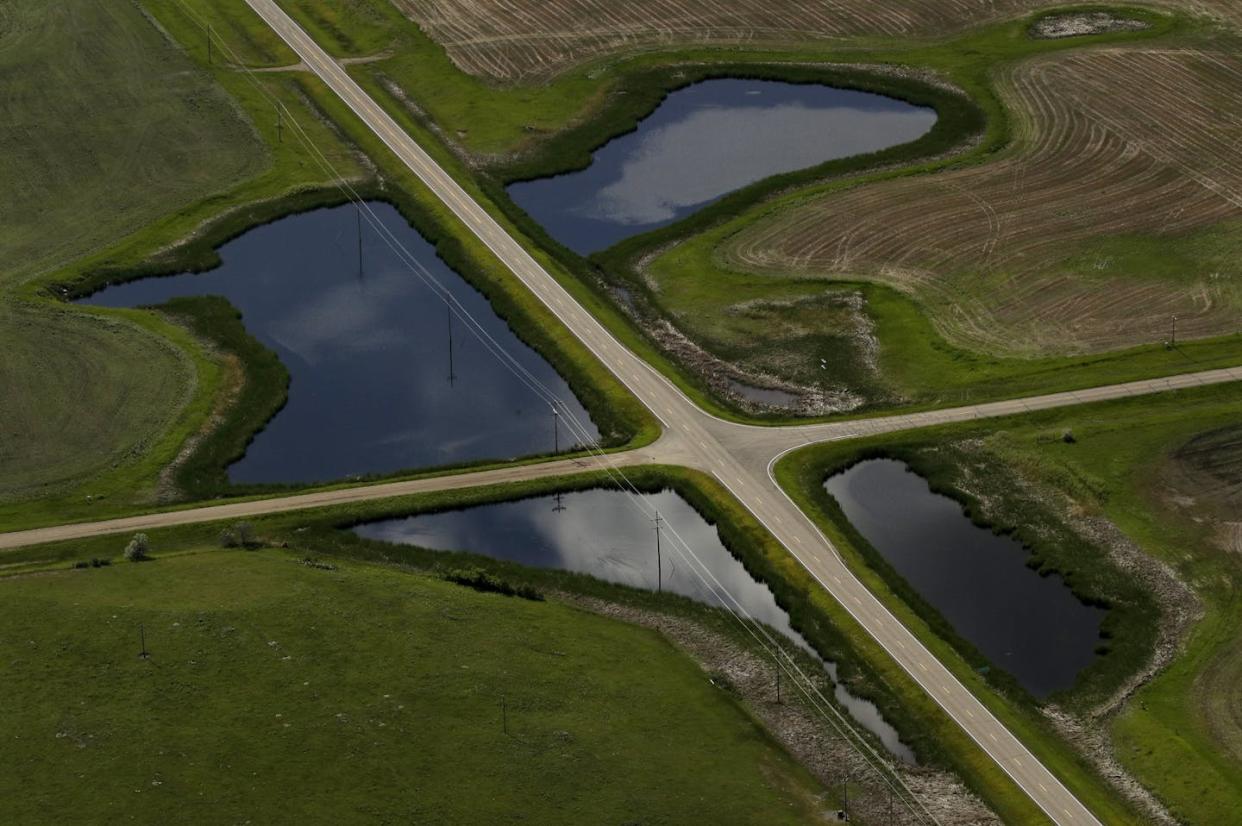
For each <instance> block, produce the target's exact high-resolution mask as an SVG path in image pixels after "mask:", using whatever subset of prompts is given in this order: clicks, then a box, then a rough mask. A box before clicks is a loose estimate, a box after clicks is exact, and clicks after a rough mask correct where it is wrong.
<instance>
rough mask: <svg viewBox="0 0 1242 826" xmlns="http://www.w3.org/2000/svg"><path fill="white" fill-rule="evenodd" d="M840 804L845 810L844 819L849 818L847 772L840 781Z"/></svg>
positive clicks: (848, 778)
mask: <svg viewBox="0 0 1242 826" xmlns="http://www.w3.org/2000/svg"><path fill="white" fill-rule="evenodd" d="M841 804H842V806H843V811H844V812H845V819H846V820H849V819H850V776H849V775H848V774H847V775H846V776H845V779H844V780H843V781H841Z"/></svg>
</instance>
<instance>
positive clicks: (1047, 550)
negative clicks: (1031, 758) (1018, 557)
mask: <svg viewBox="0 0 1242 826" xmlns="http://www.w3.org/2000/svg"><path fill="white" fill-rule="evenodd" d="M1239 415H1242V397H1240V396H1239V394H1238V390H1237V388H1235V387H1222V388H1212V389H1205V390H1202V391H1195V392H1192V393H1182V394H1178V395H1176V396H1169V397H1157V398H1154V399H1146V400H1138V401H1127V402H1122V403H1110V404H1107V405H1095V406H1088V407H1084V408H1081V409H1075V410H1068V411H1056V412H1046V413H1039V414H1033V415H1032V416H1030V417H1027V419H1026V420H1024V421H1019V420H1005V421H1004V422H1001V423H999V426H998V427H994V426H989V427H987V428H979V427H978V426H975V425H967V426H961V425H959V426H954V427H951V428H940V429H937V430H934V431H927V432H925V433H921V434H919V433H913V434H904V435H900V434H899V435H894V436H887V437H879V438H875V439H868V440H863V441H860V442H857V443H853V444H850V445H829V446H821V447H817V448H811V449H808V450H806V451H801V452H799V453H797V454H794V455H792V456H791V457H790V458H789V459H787V460H786V461H785V462H784V463H783V464H782V465H781V466H780V467H779V468H778V474H779V475H780V477H781V479H782V481H783V482H784V483H785V484H786V485H787V486H788V487H789V488H790V490H791V491H793V492H796V496H797V498H798V499H799V500H800V501H801V502H804V503H806V504H808V505H810V506H811V507H812V508H814V510H815V512H816V513H817V514H818V516H817V518H818V519H819V521H820V523H821V524H822V525H823V527H824V528H825V530H827V531H828V533H829V535H830V536H832V538H833V540H834V542H836V543H837V545H838V547H839V548H841V549H842V550H843V551H845V552H846V554H847V557H848V558H849V559H850V561H851V564H852V565H853V566H854V567H855V569H856V570H858V571H859V572H860V575H861V576H863V577H864V578H865V579H866V580H867V581H868V582H869V584H870V585H871V586H872V588H873V590H875V592H876V593H877V594H878V595H880V596H881V597H882V598H884V599H886V600H887V601H888V602H889V604H890V605H891V606H892V607H893V608H894V610H895V611H896V612H897V613H898V615H899V616H903V617H905V618H906V620H907V623H908V624H909V625H910V627H912V628H915V629H919V633H920V634H921V635H922V636H923V638H924V640H925V641H926V642H927V643H928V644H929V646H930V647H932V649H933V650H935V651H937V652H938V653H939V655H940V656H941V657H942V659H943V660H944V661H945V662H946V663H949V664H951V666H952V667H954V668H955V670H956V671H957V673H958V675H959V678H960V679H963V681H965V682H967V684H969V685H972V687H974V688H975V690H976V692H977V693H979V694H980V696H981V697H983V698H984V699H985V701H986V702H988V703H989V705H991V707H992V708H993V710H994V711H995V712H996V713H997V714H998V715H1000V716H1001V718H1002V719H1005V720H1007V722H1008V723H1009V724H1010V725H1011V726H1012V727H1014V728H1015V729H1016V730H1017V731H1020V732H1024V734H1025V736H1024V740H1025V742H1026V743H1027V745H1028V746H1030V747H1031V748H1032V749H1033V750H1035V752H1036V753H1037V754H1039V755H1041V757H1043V758H1044V759H1045V760H1047V761H1048V762H1049V763H1050V764H1051V765H1060V766H1068V765H1071V764H1072V762H1073V758H1070V757H1069V756H1068V754H1067V752H1066V751H1064V746H1061V745H1058V744H1057V740H1056V737H1055V735H1053V734H1052V733H1050V732H1049V731H1047V729H1046V727H1045V725H1046V724H1044V723H1043V722H1041V720H1040V718H1039V716H1038V714H1035V713H1032V712H1030V711H1028V710H1027V709H1028V708H1029V707H1030V704H1031V701H1030V700H1029V699H1026V698H1024V697H1023V696H1022V695H1021V693H1020V692H1015V690H1014V689H1013V687H1012V686H1010V685H1009V683H1008V681H1007V680H1005V679H1004V678H1003V677H997V678H988V677H983V676H981V675H980V674H979V672H978V671H977V670H976V667H977V666H979V665H980V664H981V662H983V661H982V660H980V658H979V655H978V654H977V652H974V651H973V650H970V649H968V648H966V649H963V648H955V647H954V644H953V643H952V642H950V640H952V639H953V635H952V634H951V633H948V634H946V633H945V630H944V629H945V626H944V624H943V621H942V620H941V619H940V618H939V616H938V615H936V614H935V613H934V612H933V611H932V610H931V609H930V608H928V607H927V606H926V605H925V604H922V603H921V601H919V600H917V599H903V598H902V596H901V594H903V593H906V591H907V586H905V584H904V583H903V582H902V581H901V580H900V579H898V578H895V576H894V575H892V573H891V571H887V570H885V569H884V568H883V566H873V563H874V559H873V557H872V556H871V553H872V552H869V551H867V549H866V548H865V547H864V546H863V545H862V544H861V543H860V540H859V539H858V537H857V535H856V534H854V533H853V532H852V531H851V530H850V529H849V527H848V525H847V524H846V523H844V522H843V521H842V520H841V518H840V516H839V515H838V516H835V517H834V516H832V515H831V514H833V513H834V509H833V508H832V507H831V506H830V505H829V504H828V501H827V497H826V494H824V492H823V488H822V487H820V481H821V480H822V479H823V477H824V475H825V473H826V472H827V469H829V468H835V467H840V466H841V465H842V464H843V463H848V462H850V461H851V460H852V459H854V458H856V457H859V456H870V455H877V454H879V455H893V456H898V457H901V458H907V459H913V460H914V462H915V464H916V465H917V466H919V468H920V470H921V471H923V472H926V473H928V474H929V475H930V476H931V478H932V479H933V481H934V482H935V483H937V484H939V485H943V486H945V487H947V488H948V489H949V490H952V487H953V482H954V480H955V479H956V478H957V477H958V476H959V475H960V463H961V461H962V458H963V457H962V455H961V452H960V447H955V445H959V446H960V445H962V444H970V445H971V446H972V447H971V454H972V456H973V458H974V459H975V460H976V461H978V462H980V464H981V465H982V466H983V467H984V468H985V470H984V471H983V472H984V474H985V476H984V478H982V479H981V478H973V479H972V480H971V486H970V488H969V489H970V490H974V491H978V490H985V491H992V493H991V494H990V495H991V496H992V497H993V498H997V497H999V498H1000V499H1001V500H1002V503H1001V505H1000V506H999V510H1001V511H1002V512H1005V511H1008V512H1010V515H1011V516H1014V517H1015V518H1016V520H1018V521H1016V525H1015V523H1014V522H1010V523H1007V524H1006V525H1005V527H1015V526H1016V527H1018V528H1019V536H1023V538H1025V539H1027V540H1029V541H1033V542H1034V544H1035V551H1036V553H1037V554H1038V555H1039V556H1040V557H1041V561H1042V563H1043V564H1044V565H1045V566H1046V567H1047V568H1048V569H1049V570H1059V571H1061V572H1062V573H1063V574H1064V575H1065V576H1066V577H1067V579H1068V580H1069V581H1070V582H1071V583H1072V584H1073V585H1074V587H1075V588H1076V589H1077V590H1078V591H1079V592H1080V593H1081V594H1082V595H1084V596H1088V597H1094V598H1106V599H1110V600H1113V601H1114V602H1115V609H1116V610H1114V612H1113V613H1112V614H1111V615H1110V617H1109V619H1108V622H1107V627H1108V628H1109V629H1110V631H1111V632H1112V634H1113V639H1112V640H1111V641H1110V648H1111V650H1110V652H1109V653H1108V654H1106V655H1105V656H1104V657H1103V658H1101V659H1100V660H1099V661H1097V664H1096V665H1095V666H1093V667H1092V668H1091V669H1089V670H1088V672H1087V673H1086V674H1084V679H1083V681H1082V683H1080V685H1079V686H1078V687H1077V688H1076V689H1075V691H1074V692H1071V694H1070V695H1068V696H1065V697H1060V698H1056V699H1057V701H1058V702H1059V703H1060V704H1061V705H1063V706H1065V707H1067V708H1069V709H1070V710H1072V711H1076V712H1078V713H1086V712H1089V710H1090V709H1091V707H1093V706H1095V705H1097V704H1098V703H1100V702H1102V701H1103V700H1105V699H1107V697H1108V695H1109V694H1110V693H1111V692H1112V691H1113V690H1115V689H1116V688H1117V686H1119V685H1120V684H1121V682H1122V681H1123V680H1124V679H1125V678H1126V677H1127V675H1128V674H1130V673H1132V672H1133V671H1134V670H1135V669H1137V668H1139V667H1141V666H1142V665H1143V664H1144V662H1145V661H1146V656H1147V653H1148V651H1149V650H1150V648H1149V646H1150V641H1151V639H1152V638H1153V636H1154V633H1155V630H1156V629H1155V626H1156V625H1157V624H1158V623H1159V622H1161V616H1160V615H1158V614H1156V613H1155V608H1154V605H1153V604H1152V602H1151V598H1150V597H1144V596H1142V595H1132V596H1130V597H1126V596H1125V593H1126V592H1127V590H1128V589H1129V590H1133V587H1132V585H1131V584H1130V583H1127V582H1125V581H1124V580H1125V578H1126V576H1127V575H1125V574H1120V573H1118V572H1117V571H1116V570H1115V569H1114V568H1113V565H1112V563H1110V562H1108V561H1106V560H1104V559H1103V558H1101V557H1100V555H1101V554H1102V553H1103V550H1102V549H1101V548H1100V547H1099V546H1095V547H1092V546H1091V545H1090V543H1087V544H1085V545H1084V544H1083V541H1082V540H1081V539H1077V540H1072V539H1067V538H1064V537H1060V538H1059V532H1064V528H1063V527H1058V526H1057V524H1056V520H1057V519H1058V518H1059V519H1060V520H1062V524H1064V520H1066V519H1069V520H1070V521H1073V520H1074V517H1072V516H1067V515H1066V513H1067V511H1063V510H1061V508H1060V507H1059V506H1057V505H1056V504H1054V503H1052V502H1051V501H1041V502H1039V503H1038V504H1028V505H1027V507H1028V508H1029V510H1028V511H1027V512H1020V511H1017V512H1015V505H1016V507H1018V508H1020V507H1022V502H1021V499H1020V496H1018V495H1017V494H1015V492H1014V491H1016V490H1018V489H1019V488H1020V486H1019V485H1016V484H1014V483H1013V482H1012V481H1008V482H1006V480H1007V479H1012V478H1013V477H1015V476H1016V477H1017V478H1020V479H1022V478H1024V479H1027V480H1030V481H1032V482H1035V483H1036V484H1038V485H1041V486H1044V487H1045V488H1046V489H1049V490H1052V491H1055V492H1058V493H1060V494H1064V495H1066V496H1067V497H1069V501H1070V505H1069V510H1068V513H1071V514H1074V513H1076V514H1082V515H1085V516H1102V517H1105V518H1107V519H1108V520H1110V521H1112V522H1113V523H1114V524H1115V525H1116V526H1117V527H1119V528H1120V529H1121V531H1122V532H1123V533H1124V534H1125V535H1126V536H1127V537H1129V538H1130V539H1132V540H1133V541H1135V542H1136V543H1137V544H1138V546H1139V547H1140V548H1141V549H1142V551H1144V552H1146V553H1148V554H1150V555H1152V556H1154V557H1155V558H1156V559H1158V560H1161V561H1164V562H1167V563H1168V564H1169V565H1171V566H1172V567H1173V569H1174V570H1175V571H1177V573H1178V574H1179V575H1180V576H1181V578H1182V579H1183V580H1184V581H1186V582H1188V583H1189V584H1190V585H1191V586H1192V587H1193V588H1194V590H1195V592H1196V593H1197V594H1198V596H1199V598H1200V599H1201V600H1202V601H1203V605H1204V608H1205V614H1204V617H1203V619H1202V620H1201V621H1199V622H1198V623H1197V624H1196V625H1195V626H1194V629H1193V631H1192V632H1191V634H1190V636H1189V638H1188V639H1187V640H1186V642H1185V644H1184V645H1183V646H1182V648H1181V649H1180V650H1179V651H1178V652H1177V653H1176V655H1175V658H1174V659H1173V661H1172V663H1171V664H1170V666H1169V667H1168V668H1167V669H1166V670H1164V671H1163V672H1161V673H1160V674H1159V675H1158V676H1156V677H1155V679H1153V680H1152V681H1150V682H1149V683H1148V684H1147V685H1146V686H1145V687H1144V688H1142V689H1141V690H1140V691H1139V692H1138V693H1137V695H1135V696H1134V697H1133V698H1132V699H1130V700H1129V701H1128V702H1127V703H1126V704H1125V705H1124V706H1123V708H1122V711H1121V712H1120V713H1119V714H1118V715H1116V716H1113V717H1108V718H1105V719H1106V722H1108V723H1109V724H1110V725H1111V731H1112V734H1113V737H1114V740H1113V744H1114V749H1115V753H1116V756H1117V757H1118V758H1119V760H1120V761H1121V763H1122V764H1123V765H1124V766H1125V767H1126V768H1127V769H1129V770H1131V771H1132V772H1133V773H1134V774H1135V775H1136V776H1137V777H1138V778H1139V780H1140V781H1141V782H1142V783H1143V784H1144V785H1145V786H1146V787H1147V788H1149V789H1151V790H1152V791H1153V792H1154V793H1155V794H1156V795H1157V796H1158V797H1159V798H1160V800H1161V801H1162V802H1163V803H1164V804H1165V805H1166V806H1167V807H1168V808H1169V809H1170V810H1171V811H1172V812H1173V814H1174V815H1175V816H1177V817H1178V818H1179V820H1181V821H1183V822H1188V823H1196V824H1214V823H1224V822H1229V819H1230V817H1231V813H1233V812H1235V811H1237V808H1238V806H1240V805H1242V767H1240V764H1239V762H1238V753H1239V752H1238V749H1239V743H1242V727H1240V726H1239V724H1238V716H1237V715H1236V713H1235V711H1234V710H1235V709H1236V708H1237V707H1238V705H1239V703H1242V692H1240V691H1239V688H1238V686H1239V680H1238V675H1239V673H1240V672H1239V662H1238V657H1237V654H1236V652H1237V651H1238V648H1239V643H1240V640H1242V622H1240V621H1239V616H1240V615H1239V614H1238V612H1237V596H1236V582H1237V579H1238V575H1239V571H1238V560H1237V556H1236V554H1235V553H1230V552H1227V551H1225V550H1223V549H1222V548H1221V547H1220V545H1219V539H1218V533H1217V530H1216V529H1217V528H1218V527H1219V525H1220V522H1221V519H1222V517H1221V513H1220V512H1218V511H1217V512H1215V518H1203V517H1204V516H1205V515H1207V514H1211V513H1213V510H1212V509H1213V507H1214V506H1215V505H1216V504H1220V503H1214V501H1213V500H1212V499H1211V498H1210V497H1208V496H1205V495H1204V494H1203V493H1202V491H1200V504H1201V506H1202V510H1199V509H1194V510H1190V509H1188V508H1187V506H1186V504H1185V500H1184V499H1179V498H1177V497H1178V496H1179V489H1177V488H1172V489H1171V487H1170V484H1169V480H1170V479H1174V478H1181V477H1180V476H1179V474H1178V470H1179V465H1180V463H1181V462H1182V461H1184V458H1183V459H1182V460H1179V459H1177V458H1176V457H1177V455H1178V451H1179V450H1180V449H1181V448H1183V447H1184V446H1185V445H1186V444H1187V443H1189V442H1191V440H1192V439H1194V438H1195V437H1196V436H1197V435H1198V434H1201V433H1204V432H1213V431H1216V430H1217V429H1219V428H1222V427H1224V426H1226V425H1229V424H1233V423H1236V422H1237V419H1238V416H1239ZM1066 429H1068V430H1070V431H1072V433H1073V434H1074V437H1075V441H1074V442H1073V443H1066V442H1065V441H1063V440H1062V439H1061V438H1060V434H1061V433H1063V432H1064V431H1065V430H1066ZM1226 442H1227V443H1228V444H1232V442H1229V441H1228V440H1226ZM1235 450H1236V449H1235ZM1221 453H1222V451H1219V450H1218V451H1213V455H1214V456H1215V457H1216V458H1218V459H1220V458H1221ZM1230 456H1232V457H1233V458H1232V464H1230V463H1229V462H1225V470H1224V471H1223V473H1224V477H1225V478H1231V477H1229V476H1228V473H1229V470H1228V468H1230V467H1234V466H1236V464H1237V461H1238V460H1237V456H1236V455H1235V454H1230ZM1224 458H1225V459H1228V458H1229V457H1224ZM945 463H947V466H942V465H945ZM989 464H990V465H992V468H991V469H990V470H989V469H987V468H988V466H989ZM1215 467H1216V468H1217V469H1219V468H1220V465H1219V464H1217V465H1216V466H1215ZM1182 470H1183V471H1184V468H1182ZM1002 483H1003V484H1002ZM956 495H958V496H959V497H960V498H963V499H964V500H965V501H967V502H971V501H973V498H972V497H973V495H972V494H969V493H966V494H962V493H958V494H956ZM1007 499H1009V500H1013V502H1012V503H1011V504H1010V505H1008V506H1007V505H1006V504H1005V502H1004V501H1003V500H1007ZM1227 503H1228V500H1225V502H1224V504H1225V505H1227ZM1058 512H1059V513H1060V515H1059V517H1058V515H1057V514H1058ZM836 513H838V514H839V512H836ZM869 560H871V562H869ZM1135 596H1137V597H1138V600H1137V601H1135ZM1136 638H1137V639H1138V640H1141V641H1143V645H1142V646H1139V647H1137V648H1136V647H1135V645H1134V642H1135V640H1136ZM989 683H991V685H990V686H989V685H988V684H989ZM1003 698H1004V699H1003ZM1071 776H1072V775H1071ZM1072 786H1073V781H1071V787H1072ZM1090 794H1091V793H1090V792H1088V795H1090ZM1099 811H1103V810H1102V809H1097V812H1099ZM1106 822H1111V821H1106Z"/></svg>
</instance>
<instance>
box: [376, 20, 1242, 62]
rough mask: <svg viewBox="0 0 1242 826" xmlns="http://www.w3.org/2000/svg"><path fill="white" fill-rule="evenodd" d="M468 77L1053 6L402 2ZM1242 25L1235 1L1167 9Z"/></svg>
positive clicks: (911, 33)
mask: <svg viewBox="0 0 1242 826" xmlns="http://www.w3.org/2000/svg"><path fill="white" fill-rule="evenodd" d="M394 2H395V3H396V4H397V6H398V7H399V8H401V9H402V11H404V12H405V13H406V15H407V16H409V17H410V18H411V19H412V20H414V21H415V22H416V23H418V25H419V26H420V27H421V28H422V29H423V31H425V32H426V33H427V34H428V35H429V36H430V37H431V38H432V39H434V40H436V41H437V42H439V43H440V44H441V45H443V46H444V47H445V48H446V50H447V51H448V54H449V57H450V58H451V59H452V60H453V62H454V63H455V64H457V66H458V67H459V68H460V69H462V70H463V71H465V72H468V73H470V74H473V75H481V76H485V77H491V78H495V79H498V80H506V81H521V80H530V79H534V78H538V77H541V76H547V75H550V74H555V73H556V72H559V71H561V70H563V69H565V68H567V67H569V66H572V65H575V64H578V63H581V62H583V61H586V60H589V59H591V58H593V57H597V56H599V55H603V54H610V53H615V52H619V51H624V50H628V49H636V48H651V47H656V46H664V45H670V44H680V45H685V44H692V43H704V44H720V45H727V44H739V43H762V44H768V43H780V42H786V43H787V42H791V41H794V42H806V41H813V40H824V39H846V38H860V37H870V38H875V37H880V38H910V37H931V36H936V35H944V34H951V33H955V32H960V31H963V30H965V29H968V28H973V27H976V26H980V25H983V24H986V23H991V22H995V21H997V20H1003V19H1008V18H1012V17H1015V16H1018V15H1021V14H1023V13H1026V12H1029V11H1032V10H1035V9H1040V8H1046V7H1048V6H1050V5H1052V3H1050V2H1048V0H628V1H627V2H624V3H622V2H617V1H616V0H486V1H485V0H394ZM1156 5H1163V6H1166V7H1172V8H1177V9H1181V10H1183V11H1190V12H1192V13H1196V14H1202V15H1206V16H1213V17H1216V18H1217V19H1221V20H1225V21H1229V22H1232V23H1242V9H1238V8H1236V6H1235V4H1234V3H1233V2H1232V0H1170V1H1169V2H1165V3H1159V4H1156Z"/></svg>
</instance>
